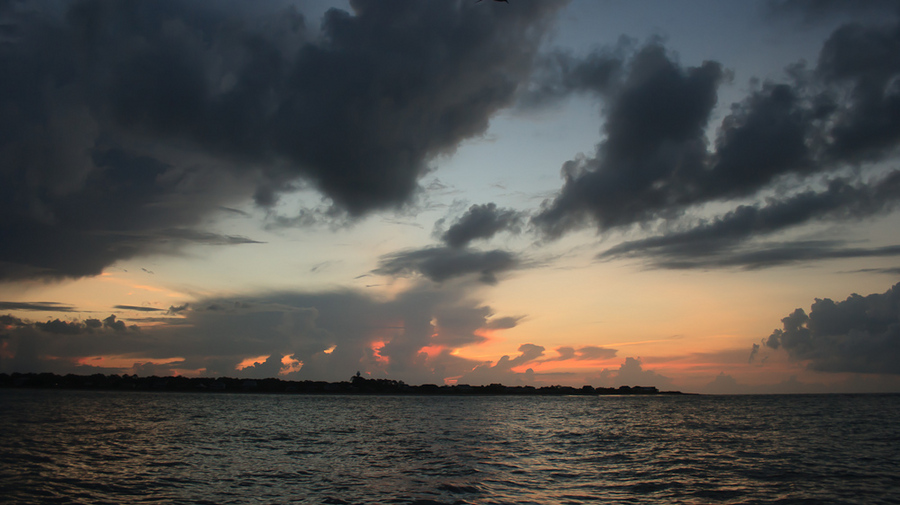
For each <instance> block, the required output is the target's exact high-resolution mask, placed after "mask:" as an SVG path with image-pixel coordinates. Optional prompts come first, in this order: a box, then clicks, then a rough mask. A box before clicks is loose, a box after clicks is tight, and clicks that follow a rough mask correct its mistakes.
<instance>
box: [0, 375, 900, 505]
mask: <svg viewBox="0 0 900 505" xmlns="http://www.w3.org/2000/svg"><path fill="white" fill-rule="evenodd" d="M0 435H2V436H0V501H3V502H5V503H25V504H27V503H92V504H94V503H216V504H225V503H332V504H336V503H399V504H408V503H419V504H427V503H436V502H437V503H448V504H449V503H473V504H475V503H478V504H491V503H566V504H581V503H654V504H658V503H662V504H665V503H679V504H681V503H686V504H695V503H809V504H814V503H816V504H817V503H859V504H875V503H900V395H849V396H843V395H829V396H726V397H721V396H719V397H713V396H701V397H698V396H693V397H671V396H665V397H664V396H659V397H646V396H643V397H630V396H625V397H599V398H597V397H550V398H542V397H463V398H459V397H451V398H446V397H346V396H344V397H341V396H331V397H322V396H312V397H311V396H287V395H285V396H281V395H237V394H234V395H232V394H179V393H159V394H156V393H103V392H72V391H22V390H0Z"/></svg>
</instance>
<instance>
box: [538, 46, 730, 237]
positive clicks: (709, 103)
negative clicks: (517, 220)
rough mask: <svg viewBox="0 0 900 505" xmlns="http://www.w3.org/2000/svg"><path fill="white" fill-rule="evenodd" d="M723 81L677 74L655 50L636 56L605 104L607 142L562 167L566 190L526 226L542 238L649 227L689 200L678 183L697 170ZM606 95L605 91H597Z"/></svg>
mask: <svg viewBox="0 0 900 505" xmlns="http://www.w3.org/2000/svg"><path fill="white" fill-rule="evenodd" d="M723 77H724V73H723V71H722V68H721V66H720V65H719V64H717V63H714V62H706V63H704V64H703V65H701V66H700V67H692V68H688V69H683V68H681V67H680V66H679V65H678V64H677V63H676V62H674V61H672V60H671V59H670V58H669V57H668V55H667V54H666V52H665V49H664V48H663V47H662V46H660V45H659V44H655V43H652V44H650V45H647V46H646V47H644V48H643V49H641V50H640V51H638V52H637V53H636V54H635V55H634V56H633V57H632V58H631V60H630V61H629V62H628V64H627V72H626V77H625V78H624V80H623V81H622V82H621V83H619V84H618V85H616V86H613V87H612V90H611V91H610V92H606V93H602V94H604V95H607V96H608V99H607V101H608V104H607V107H606V109H607V113H606V122H605V125H604V127H603V129H604V134H605V136H606V139H605V140H604V141H603V142H601V143H600V144H599V145H598V147H597V152H596V154H595V155H594V156H593V157H590V158H588V157H583V158H578V159H575V160H571V161H568V162H566V163H565V164H564V165H563V177H564V178H565V181H566V182H565V184H564V186H563V188H562V190H560V192H559V194H558V195H557V196H556V197H555V198H554V199H552V200H551V201H547V202H545V203H544V208H543V209H542V210H541V212H540V213H539V214H538V215H537V216H535V217H534V219H533V222H534V223H535V224H536V225H537V226H538V227H539V228H541V229H542V230H543V231H544V233H545V234H547V235H549V236H551V237H556V236H559V235H561V234H562V233H564V232H565V231H567V230H569V229H571V228H573V227H577V226H582V225H584V224H586V223H587V222H593V223H595V224H596V225H597V226H598V227H599V229H601V230H603V229H608V228H611V227H615V226H621V225H626V224H630V223H632V222H635V221H637V220H642V219H648V218H650V217H653V216H654V215H655V213H657V212H659V211H661V210H663V209H666V208H668V207H669V206H671V205H673V204H678V203H679V200H683V199H685V198H687V197H688V196H689V195H687V194H683V193H685V191H686V190H687V189H689V188H688V187H687V186H685V184H683V182H682V181H681V180H679V179H687V178H690V177H692V176H693V175H695V173H696V172H698V171H700V170H701V169H702V168H703V167H704V161H705V160H706V157H707V152H706V141H705V134H704V130H705V127H706V124H707V121H708V120H709V116H710V113H711V112H712V110H713V107H714V106H715V104H716V87H717V86H718V83H719V82H720V81H721V80H722V79H723ZM601 91H605V90H601Z"/></svg>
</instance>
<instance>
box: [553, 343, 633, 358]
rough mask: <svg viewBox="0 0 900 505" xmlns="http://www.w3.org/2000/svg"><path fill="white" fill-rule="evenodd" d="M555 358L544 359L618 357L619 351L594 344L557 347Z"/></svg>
mask: <svg viewBox="0 0 900 505" xmlns="http://www.w3.org/2000/svg"><path fill="white" fill-rule="evenodd" d="M556 352H557V354H559V356H557V357H555V358H548V359H545V360H544V361H566V360H570V359H571V360H606V359H611V358H615V357H616V353H617V352H618V351H617V350H616V349H608V348H605V347H597V346H593V345H589V346H584V347H580V348H578V349H575V348H574V347H557V348H556Z"/></svg>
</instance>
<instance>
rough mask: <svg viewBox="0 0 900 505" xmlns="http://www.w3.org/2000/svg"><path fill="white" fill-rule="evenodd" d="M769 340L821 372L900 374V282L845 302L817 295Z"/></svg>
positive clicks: (792, 315)
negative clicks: (806, 307) (880, 292)
mask: <svg viewBox="0 0 900 505" xmlns="http://www.w3.org/2000/svg"><path fill="white" fill-rule="evenodd" d="M781 321H782V323H783V328H782V329H776V330H775V331H774V332H772V334H771V335H769V337H768V338H766V339H765V340H764V344H765V345H766V346H767V347H769V348H772V349H780V348H783V349H784V350H785V351H787V353H788V355H789V356H790V357H791V358H792V359H795V360H798V361H806V362H808V366H809V368H810V369H812V370H817V371H820V372H855V373H867V374H876V373H883V374H900V284H897V285H895V286H893V287H892V288H891V289H889V290H888V291H887V292H885V293H883V294H871V295H868V296H860V295H857V294H853V295H851V296H850V297H848V298H847V299H846V300H844V301H842V302H841V301H839V302H834V301H832V300H831V299H828V298H825V299H816V301H815V302H814V303H813V304H812V307H811V310H810V312H809V314H807V313H806V312H805V311H804V310H803V309H796V310H795V311H794V312H792V313H791V314H790V315H788V316H787V317H785V318H784V319H782V320H781Z"/></svg>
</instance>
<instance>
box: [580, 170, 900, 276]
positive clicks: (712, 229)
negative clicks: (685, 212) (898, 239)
mask: <svg viewBox="0 0 900 505" xmlns="http://www.w3.org/2000/svg"><path fill="white" fill-rule="evenodd" d="M898 199H900V172H898V171H892V172H890V173H889V174H888V175H886V176H884V177H882V178H880V179H878V180H876V181H871V182H867V183H858V184H855V185H854V184H850V183H849V182H848V181H846V180H843V179H835V180H833V181H831V182H830V183H829V184H828V187H827V189H826V190H824V191H819V192H816V191H806V192H802V193H797V194H795V195H793V196H790V197H788V198H784V199H770V200H769V201H768V203H767V204H766V205H764V206H753V205H741V206H738V207H737V208H736V209H735V210H733V211H729V212H727V213H725V214H723V215H721V216H718V217H716V218H715V219H713V220H712V221H709V222H704V223H701V224H699V225H697V226H694V227H692V228H689V229H687V230H683V231H673V232H670V233H668V234H665V235H658V236H654V237H648V238H644V239H639V240H633V241H626V242H623V243H621V244H618V245H616V246H614V247H612V248H610V249H608V250H606V251H604V252H602V253H600V254H599V255H598V258H599V259H603V260H608V259H613V258H621V257H641V258H646V259H648V260H650V261H651V262H653V264H655V265H657V266H667V267H670V268H671V267H680V268H695V267H699V268H708V267H714V266H735V265H737V266H745V267H747V268H760V267H765V266H773V265H776V264H782V263H786V262H790V261H799V260H811V259H817V258H822V259H824V258H828V257H859V256H866V255H877V254H878V253H877V251H876V250H872V251H870V252H867V251H865V250H860V249H853V248H844V247H838V244H839V243H838V242H831V243H830V244H828V247H827V248H823V247H821V246H822V245H823V244H817V245H818V246H819V247H812V244H810V243H802V242H795V243H792V244H785V245H784V247H782V248H781V249H782V251H781V254H779V252H778V249H779V248H778V247H769V248H766V247H764V246H763V247H761V246H759V245H758V244H750V245H747V242H749V241H752V240H753V239H754V238H757V237H762V236H765V235H768V234H772V233H775V232H777V231H781V230H784V229H787V228H789V227H791V226H795V225H798V224H802V223H807V222H809V221H812V220H814V219H817V220H858V219H862V218H864V217H868V216H872V215H876V214H879V213H884V212H887V211H890V210H893V209H894V208H896V206H897V201H898ZM895 249H896V248H892V247H888V248H884V249H883V252H884V253H885V255H891V254H895V252H893V251H894V250H895ZM788 250H790V251H791V252H792V253H793V254H786V253H787V252H788ZM803 250H805V251H807V253H803V252H801V251H803ZM754 251H755V252H754ZM742 263H743V265H742Z"/></svg>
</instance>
